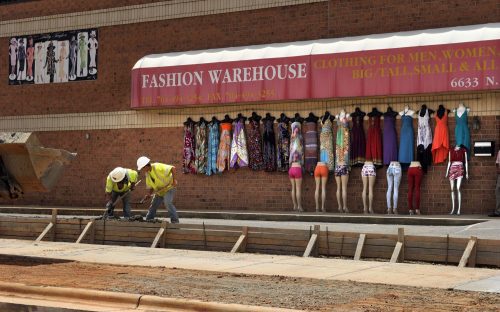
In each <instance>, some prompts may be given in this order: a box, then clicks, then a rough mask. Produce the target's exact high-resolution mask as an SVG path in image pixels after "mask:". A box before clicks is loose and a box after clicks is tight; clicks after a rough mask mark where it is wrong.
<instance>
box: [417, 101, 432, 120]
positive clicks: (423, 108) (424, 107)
mask: <svg viewBox="0 0 500 312" xmlns="http://www.w3.org/2000/svg"><path fill="white" fill-rule="evenodd" d="M427 111H429V116H430V115H432V114H434V111H433V110H432V109H429V108H427V105H425V104H424V105H422V108H420V110H419V111H418V114H419V115H420V117H424V116H425V113H426V112H427Z"/></svg>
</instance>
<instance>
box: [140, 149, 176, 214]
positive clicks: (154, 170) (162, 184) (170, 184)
mask: <svg viewBox="0 0 500 312" xmlns="http://www.w3.org/2000/svg"><path fill="white" fill-rule="evenodd" d="M137 170H139V172H141V173H144V174H145V176H146V188H147V189H148V190H149V193H148V194H146V195H145V196H144V198H143V201H144V200H146V199H148V198H150V197H151V196H153V200H152V201H151V205H150V206H149V209H148V214H147V215H146V221H148V220H153V219H154V218H155V216H156V209H157V208H158V206H160V205H161V203H162V202H163V203H164V205H165V207H167V209H168V212H169V214H170V222H172V223H179V217H178V216H177V210H176V209H175V206H174V204H173V203H172V201H173V200H174V195H175V187H176V186H177V180H176V179H175V167H174V166H171V165H167V164H162V163H158V162H156V163H151V160H150V159H149V158H148V157H146V156H141V157H139V159H137Z"/></svg>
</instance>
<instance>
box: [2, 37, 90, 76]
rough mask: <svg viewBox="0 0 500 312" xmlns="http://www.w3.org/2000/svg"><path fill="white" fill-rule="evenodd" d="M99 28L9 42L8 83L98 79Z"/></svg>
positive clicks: (13, 38)
mask: <svg viewBox="0 0 500 312" xmlns="http://www.w3.org/2000/svg"><path fill="white" fill-rule="evenodd" d="M97 35H98V32H97V29H86V30H74V31H67V32H58V33H51V34H42V35H29V36H20V37H12V38H10V39H9V84H10V85H21V84H33V83H34V84H42V83H61V82H68V81H81V80H95V79H97V64H98V63H97V61H98V49H99V43H98V42H99V41H98V36H97Z"/></svg>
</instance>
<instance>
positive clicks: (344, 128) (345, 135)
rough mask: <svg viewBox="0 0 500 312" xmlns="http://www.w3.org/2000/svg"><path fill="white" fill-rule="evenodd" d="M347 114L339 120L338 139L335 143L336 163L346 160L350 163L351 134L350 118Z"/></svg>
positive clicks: (345, 161)
mask: <svg viewBox="0 0 500 312" xmlns="http://www.w3.org/2000/svg"><path fill="white" fill-rule="evenodd" d="M348 116H349V115H346V116H345V117H344V118H342V119H338V120H337V125H338V128H337V139H336V142H335V143H336V145H335V164H336V165H337V164H338V163H340V162H344V163H345V164H346V165H349V149H350V141H349V140H350V135H349V120H348Z"/></svg>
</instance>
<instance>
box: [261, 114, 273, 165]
mask: <svg viewBox="0 0 500 312" xmlns="http://www.w3.org/2000/svg"><path fill="white" fill-rule="evenodd" d="M275 119H276V118H274V116H271V114H270V113H266V117H264V118H262V124H263V126H264V132H263V135H262V139H263V140H262V141H263V149H262V155H263V156H262V157H263V160H264V170H265V171H267V172H271V171H276V136H275V135H274V120H275Z"/></svg>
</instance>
